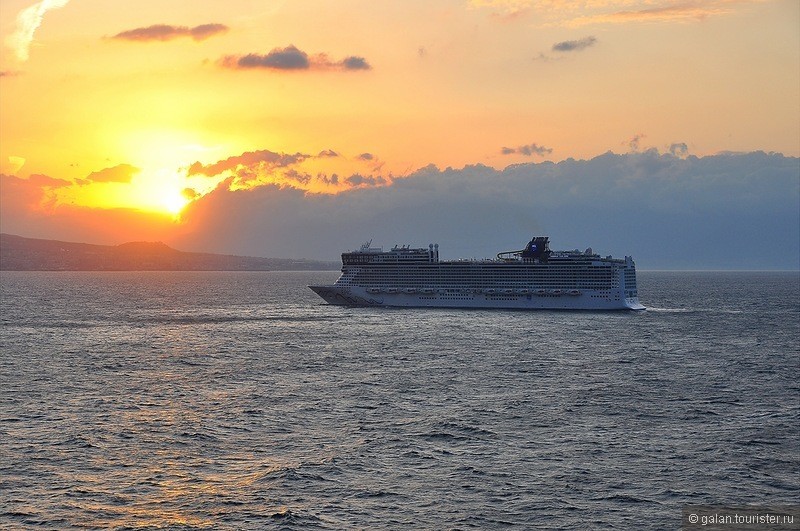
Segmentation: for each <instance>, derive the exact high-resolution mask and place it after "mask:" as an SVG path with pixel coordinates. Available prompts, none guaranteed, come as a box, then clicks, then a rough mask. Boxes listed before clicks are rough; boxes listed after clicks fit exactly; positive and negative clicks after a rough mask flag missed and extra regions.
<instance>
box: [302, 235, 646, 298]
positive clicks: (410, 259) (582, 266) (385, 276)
mask: <svg viewBox="0 0 800 531" xmlns="http://www.w3.org/2000/svg"><path fill="white" fill-rule="evenodd" d="M309 287H310V288H311V289H312V290H314V291H315V292H316V293H317V294H318V295H319V296H320V297H322V298H323V299H325V300H326V301H327V302H328V303H330V304H337V305H354V306H407V307H463V308H515V309H564V310H618V309H619V310H622V309H627V310H642V309H644V306H642V305H641V304H640V303H639V298H638V291H637V287H636V266H635V264H634V262H633V259H632V258H631V257H630V256H626V257H625V258H624V259H619V258H612V257H611V256H606V257H601V256H600V255H598V254H595V253H594V252H592V250H591V249H586V250H585V251H582V252H581V251H578V250H575V251H557V252H553V251H551V250H550V245H549V238H548V237H546V236H540V237H535V238H533V239H532V240H531V241H530V242H529V243H528V245H526V246H525V248H524V249H522V250H519V251H508V252H503V253H499V254H498V255H497V258H495V259H485V260H440V259H439V246H438V244H436V245H434V244H431V245H429V246H428V248H427V249H425V248H416V249H413V248H410V247H408V246H395V247H393V248H391V249H390V250H388V251H384V250H383V249H382V248H379V247H372V246H371V242H368V243H366V244H364V245H362V246H361V248H360V249H359V250H357V251H348V252H345V253H343V254H342V274H341V276H340V277H339V279H338V280H336V282H335V283H334V284H333V285H331V286H309Z"/></svg>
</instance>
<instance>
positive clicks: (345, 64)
mask: <svg viewBox="0 0 800 531" xmlns="http://www.w3.org/2000/svg"><path fill="white" fill-rule="evenodd" d="M341 64H342V68H344V69H345V70H369V69H371V68H372V67H371V66H370V65H369V63H367V60H366V59H364V58H363V57H358V56H355V55H351V56H350V57H347V58H345V59H344V60H342V63H341Z"/></svg>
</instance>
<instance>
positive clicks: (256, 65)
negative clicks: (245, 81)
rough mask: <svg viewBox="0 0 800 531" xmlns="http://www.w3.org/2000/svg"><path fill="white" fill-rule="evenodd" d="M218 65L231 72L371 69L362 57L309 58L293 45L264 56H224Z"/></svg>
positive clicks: (324, 56) (254, 54)
mask: <svg viewBox="0 0 800 531" xmlns="http://www.w3.org/2000/svg"><path fill="white" fill-rule="evenodd" d="M219 64H220V65H221V66H223V67H224V68H229V69H233V70H252V69H265V70H276V71H280V70H287V71H292V70H295V71H296V70H310V69H315V70H325V69H333V70H370V69H371V68H372V67H371V66H370V65H369V63H368V62H367V60H366V59H364V58H363V57H358V56H350V57H347V58H345V59H343V60H341V61H331V60H330V59H329V58H328V56H327V55H326V54H318V55H316V56H313V57H310V56H309V55H308V54H307V53H306V52H304V51H302V50H300V49H299V48H297V47H296V46H294V45H289V46H287V47H286V48H273V49H272V50H271V51H270V52H269V53H267V54H265V55H262V54H257V53H249V54H247V55H226V56H224V57H223V58H221V59H220V61H219Z"/></svg>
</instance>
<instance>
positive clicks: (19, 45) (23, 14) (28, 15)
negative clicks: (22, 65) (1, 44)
mask: <svg viewBox="0 0 800 531" xmlns="http://www.w3.org/2000/svg"><path fill="white" fill-rule="evenodd" d="M68 2H69V0H42V1H41V2H38V3H36V4H33V5H32V6H30V7H28V8H25V9H23V10H22V11H20V12H19V14H18V15H17V27H16V30H15V31H14V33H12V34H11V35H9V36H8V37H6V45H7V46H8V47H9V48H11V49H12V50H13V51H14V55H15V56H16V57H17V59H18V60H19V61H21V62H24V61H27V60H28V57H29V56H30V46H31V42H33V35H34V33H36V30H37V29H38V28H39V26H41V24H42V19H43V18H44V14H45V13H47V12H48V11H50V10H51V9H57V8H59V7H64V6H65V5H67V3H68Z"/></svg>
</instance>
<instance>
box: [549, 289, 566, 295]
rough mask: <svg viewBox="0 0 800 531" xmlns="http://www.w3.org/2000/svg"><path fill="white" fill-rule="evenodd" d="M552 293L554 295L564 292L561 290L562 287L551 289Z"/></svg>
mask: <svg viewBox="0 0 800 531" xmlns="http://www.w3.org/2000/svg"><path fill="white" fill-rule="evenodd" d="M550 293H552V294H553V295H561V294H562V293H564V292H563V291H562V290H560V289H554V290H551V291H550Z"/></svg>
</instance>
